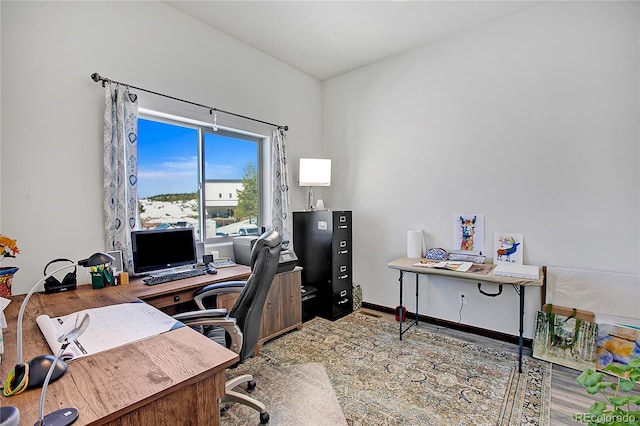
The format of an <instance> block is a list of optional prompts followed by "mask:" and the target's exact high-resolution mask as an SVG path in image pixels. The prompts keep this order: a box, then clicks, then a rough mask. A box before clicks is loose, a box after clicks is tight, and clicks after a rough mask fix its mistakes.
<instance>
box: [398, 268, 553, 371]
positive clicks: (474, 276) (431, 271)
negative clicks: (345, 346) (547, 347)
mask: <svg viewBox="0 0 640 426" xmlns="http://www.w3.org/2000/svg"><path fill="white" fill-rule="evenodd" d="M420 260H422V259H414V258H408V257H405V258H400V259H396V260H394V261H392V262H389V263H388V265H387V266H388V267H389V268H390V269H396V270H398V271H400V278H399V280H398V281H399V284H400V311H402V309H403V305H402V287H403V278H404V274H405V273H406V272H412V273H414V274H415V275H416V316H415V320H413V321H412V322H411V324H409V326H408V327H407V328H405V330H402V321H400V340H402V335H403V334H404V333H405V332H406V331H407V330H409V329H410V328H411V327H413V326H414V325H417V324H418V288H419V286H418V283H419V277H420V275H435V276H439V277H444V278H455V279H458V280H465V281H474V282H477V283H478V289H480V286H481V283H483V282H485V283H493V284H499V285H501V286H502V285H504V284H510V285H513V286H514V287H515V286H517V287H518V289H516V291H517V292H518V294H519V295H520V328H519V331H520V336H519V338H518V372H520V373H522V343H523V338H522V333H523V329H524V293H525V288H526V287H529V286H534V287H541V286H542V285H543V282H544V268H540V272H539V277H538V279H537V280H529V279H525V278H514V277H503V276H498V275H494V274H493V268H492V269H491V271H490V272H489V273H488V274H486V275H485V274H479V273H474V272H473V271H474V269H475V268H474V267H471V269H470V270H469V271H468V272H458V271H451V270H448V269H439V268H427V267H423V266H413V265H415V264H416V263H418V262H420ZM478 266H479V265H478ZM485 266H486V265H485ZM480 291H482V290H480ZM501 291H502V290H501ZM495 295H497V294H495ZM491 296H494V295H491Z"/></svg>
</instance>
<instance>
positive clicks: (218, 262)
mask: <svg viewBox="0 0 640 426" xmlns="http://www.w3.org/2000/svg"><path fill="white" fill-rule="evenodd" d="M213 266H214V267H215V268H216V269H218V268H228V267H229V266H236V262H234V261H233V260H231V258H230V257H221V258H220V259H213Z"/></svg>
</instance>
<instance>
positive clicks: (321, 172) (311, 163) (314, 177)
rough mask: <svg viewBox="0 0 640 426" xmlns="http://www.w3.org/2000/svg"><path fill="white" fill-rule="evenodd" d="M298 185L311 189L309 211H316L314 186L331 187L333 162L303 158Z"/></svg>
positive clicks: (324, 159)
mask: <svg viewBox="0 0 640 426" xmlns="http://www.w3.org/2000/svg"><path fill="white" fill-rule="evenodd" d="M298 170H299V174H298V184H299V185H300V186H308V187H309V203H308V205H309V210H313V209H315V201H314V199H313V187H314V186H331V160H330V159H326V158H301V159H300V167H299V169H298Z"/></svg>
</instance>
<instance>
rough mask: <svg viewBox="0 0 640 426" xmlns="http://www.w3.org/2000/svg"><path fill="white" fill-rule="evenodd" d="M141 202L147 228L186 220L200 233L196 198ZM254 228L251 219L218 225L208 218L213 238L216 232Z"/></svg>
mask: <svg viewBox="0 0 640 426" xmlns="http://www.w3.org/2000/svg"><path fill="white" fill-rule="evenodd" d="M140 204H141V205H142V207H143V211H142V212H141V213H140V221H141V222H142V223H143V224H145V227H147V228H153V227H157V226H161V225H175V224H176V223H178V222H186V225H188V226H193V228H194V229H195V230H196V234H198V230H199V227H200V225H199V221H198V202H197V201H196V200H190V201H184V202H168V201H152V200H148V199H141V200H140ZM243 228H244V229H249V228H253V229H256V228H257V226H256V225H254V224H251V223H249V221H243V222H236V223H231V224H228V225H224V226H219V227H217V226H216V223H215V221H214V220H212V219H208V220H207V237H208V238H212V237H214V236H215V235H216V233H223V234H226V235H238V234H241V233H242V232H245V231H242V229H243Z"/></svg>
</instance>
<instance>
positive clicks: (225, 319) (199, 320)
mask: <svg viewBox="0 0 640 426" xmlns="http://www.w3.org/2000/svg"><path fill="white" fill-rule="evenodd" d="M228 315H229V314H228V313H227V310H226V309H206V310H202V311H192V312H184V313H180V314H176V315H174V316H173V318H174V319H175V320H177V321H180V322H182V323H183V324H184V325H187V326H208V327H221V328H223V329H224V330H225V332H226V333H227V334H228V335H229V336H230V337H231V344H230V346H229V347H228V349H230V350H232V351H234V352H235V353H237V354H239V353H240V349H242V339H243V338H242V331H240V328H239V327H238V326H237V324H236V319H235V318H229V316H228Z"/></svg>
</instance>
